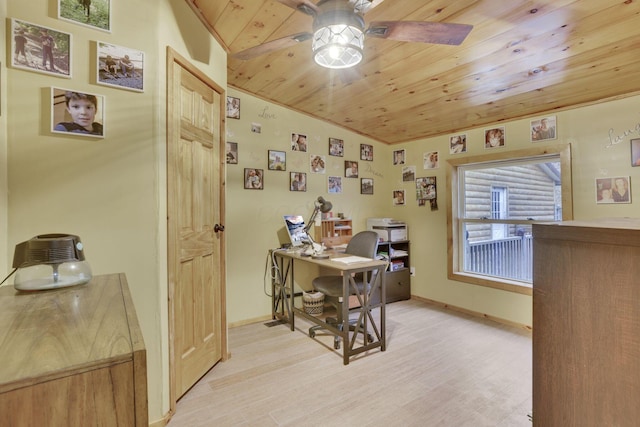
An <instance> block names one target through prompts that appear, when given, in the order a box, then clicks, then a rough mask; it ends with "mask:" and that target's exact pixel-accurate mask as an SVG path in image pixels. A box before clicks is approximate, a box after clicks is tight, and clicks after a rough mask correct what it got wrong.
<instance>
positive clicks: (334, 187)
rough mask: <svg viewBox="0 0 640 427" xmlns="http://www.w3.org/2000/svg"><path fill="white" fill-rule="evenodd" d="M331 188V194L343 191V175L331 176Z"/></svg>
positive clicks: (328, 181)
mask: <svg viewBox="0 0 640 427" xmlns="http://www.w3.org/2000/svg"><path fill="white" fill-rule="evenodd" d="M327 183H328V186H329V189H328V192H329V194H337V193H342V177H341V176H330V177H329V178H328V180H327Z"/></svg>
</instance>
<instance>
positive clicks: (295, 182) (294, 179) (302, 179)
mask: <svg viewBox="0 0 640 427" xmlns="http://www.w3.org/2000/svg"><path fill="white" fill-rule="evenodd" d="M289 190H290V191H307V174H306V173H305V172H291V173H290V174H289Z"/></svg>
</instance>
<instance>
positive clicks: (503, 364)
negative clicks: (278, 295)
mask: <svg viewBox="0 0 640 427" xmlns="http://www.w3.org/2000/svg"><path fill="white" fill-rule="evenodd" d="M308 327H309V323H308V322H307V321H305V320H304V319H299V318H296V331H294V332H292V331H290V329H289V327H288V325H287V326H285V325H278V326H273V327H267V326H265V324H264V323H257V324H252V325H246V326H241V327H237V328H232V329H230V330H229V348H230V351H231V359H229V360H228V361H227V362H223V363H219V364H218V365H217V366H215V367H214V368H213V369H212V370H211V371H210V372H209V373H208V374H207V375H206V376H205V377H203V378H202V379H201V380H200V382H199V383H198V384H196V385H195V386H194V387H193V388H192V389H191V390H190V391H189V392H188V393H187V394H186V395H185V396H184V397H183V398H182V399H181V400H180V401H179V402H178V404H177V410H176V414H175V415H174V416H173V418H172V419H171V421H170V422H169V424H168V426H169V427H183V426H184V427H187V426H188V427H198V426H251V427H254V426H340V427H345V426H358V427H361V426H421V427H423V426H452V427H462V426H469V427H483V426H487V427H519V426H523V427H531V422H530V421H529V420H528V418H527V413H528V412H529V411H530V410H531V383H532V381H531V378H532V371H531V333H530V332H528V331H526V330H524V329H517V328H513V327H508V326H504V325H501V324H497V323H494V322H492V321H490V320H485V319H479V318H476V317H471V316H468V315H465V314H460V313H457V312H453V311H449V310H445V309H442V308H439V307H434V306H432V305H428V304H427V303H424V302H420V301H416V300H409V301H401V302H396V303H393V304H389V305H387V351H385V352H380V351H379V350H377V351H372V352H369V353H368V354H362V355H358V356H356V358H355V359H352V360H351V362H350V364H349V365H347V366H344V365H343V364H342V355H341V353H338V352H336V351H334V350H333V338H332V336H330V335H324V334H322V335H318V336H316V338H315V339H311V338H309V337H308V335H307V329H308Z"/></svg>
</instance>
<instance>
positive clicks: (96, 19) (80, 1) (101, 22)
mask: <svg viewBox="0 0 640 427" xmlns="http://www.w3.org/2000/svg"><path fill="white" fill-rule="evenodd" d="M58 19H62V20H65V21H70V22H73V23H74V24H78V25H83V26H85V27H91V28H95V29H97V30H103V31H107V32H111V0H58Z"/></svg>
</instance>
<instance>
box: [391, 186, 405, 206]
mask: <svg viewBox="0 0 640 427" xmlns="http://www.w3.org/2000/svg"><path fill="white" fill-rule="evenodd" d="M404 200H405V198H404V190H393V206H404Z"/></svg>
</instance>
